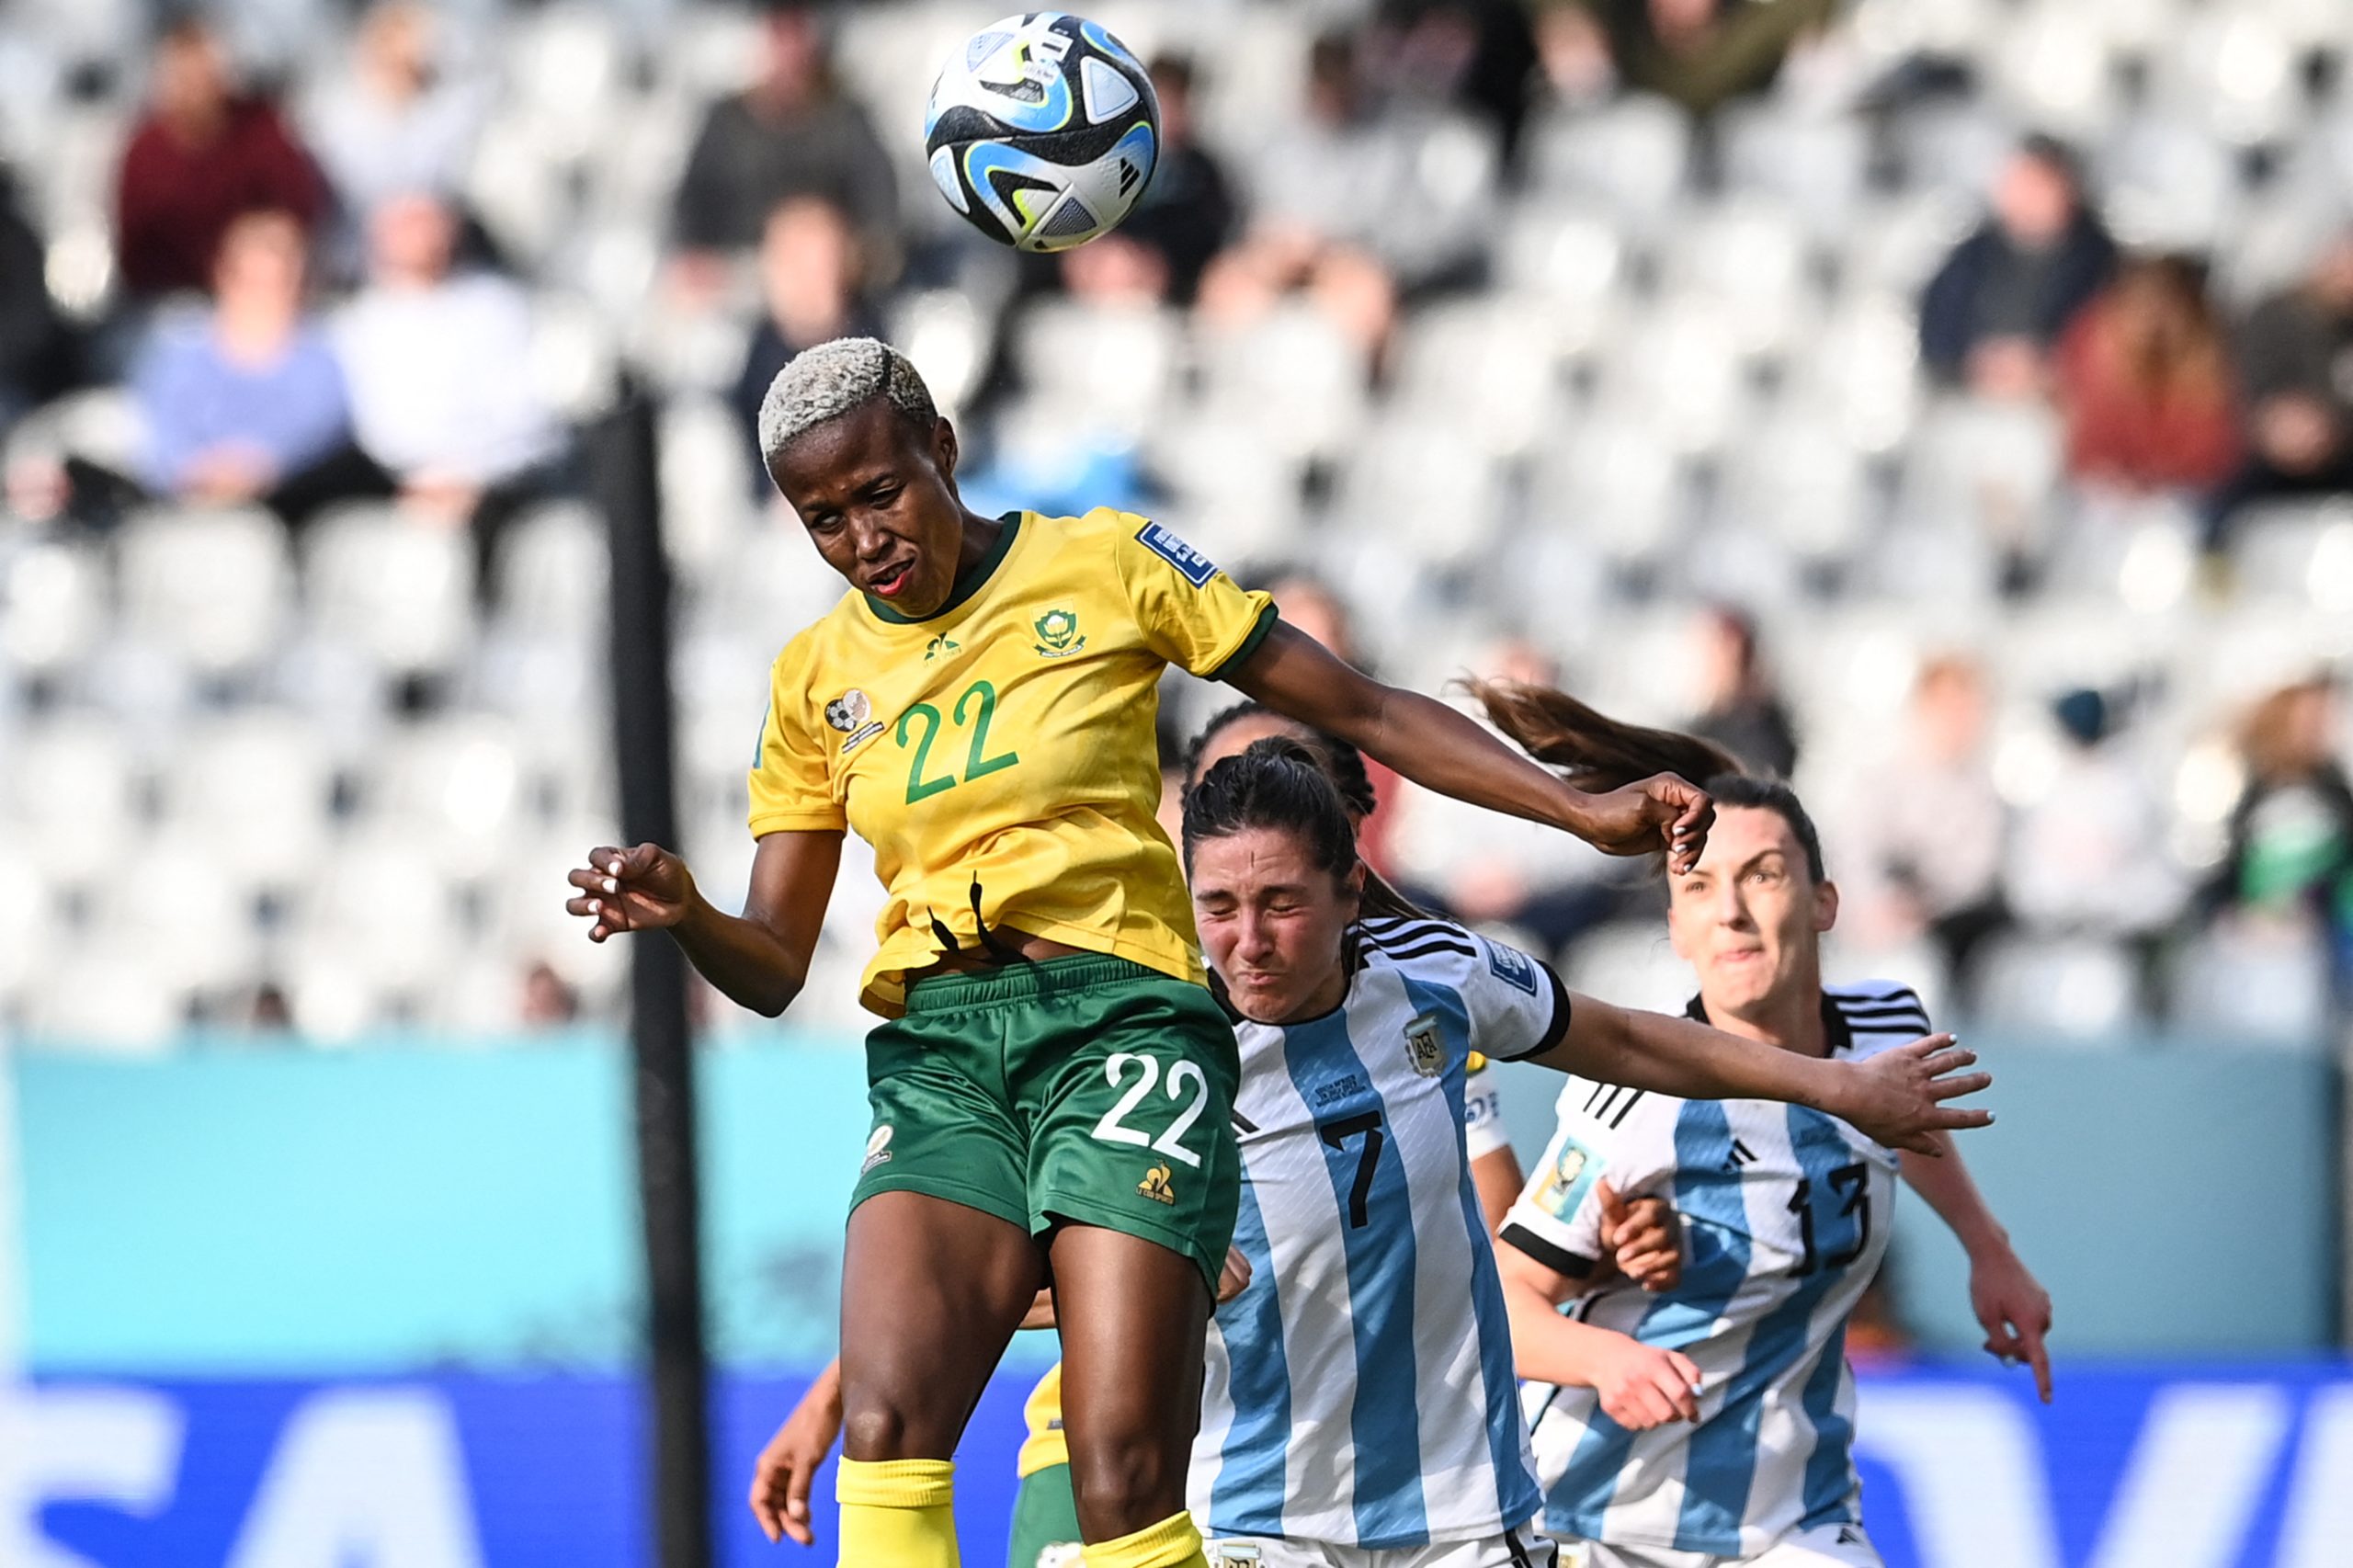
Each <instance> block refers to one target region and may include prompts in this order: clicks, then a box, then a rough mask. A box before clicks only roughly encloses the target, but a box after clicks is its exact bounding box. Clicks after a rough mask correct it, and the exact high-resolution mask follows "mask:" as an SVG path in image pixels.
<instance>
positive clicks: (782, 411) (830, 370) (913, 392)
mask: <svg viewBox="0 0 2353 1568" xmlns="http://www.w3.org/2000/svg"><path fill="white" fill-rule="evenodd" d="M878 397H879V398H884V399H887V400H889V402H890V404H891V406H892V408H895V409H897V410H898V411H899V413H900V414H902V415H904V416H905V417H906V418H908V419H910V420H913V421H914V422H915V424H917V425H918V426H922V427H923V428H924V429H926V430H928V429H930V428H931V426H932V425H933V423H934V422H935V421H936V420H938V417H939V411H938V408H937V407H936V406H935V405H934V404H933V403H932V401H931V389H930V388H929V387H926V386H925V385H924V384H923V377H922V376H921V375H920V374H919V373H918V372H917V371H916V369H915V366H914V364H912V363H911V362H910V361H909V360H908V358H907V357H906V356H905V355H904V354H902V353H900V352H899V351H898V350H897V349H895V348H893V347H891V346H890V345H889V344H887V343H884V342H881V341H880V340H879V339H876V338H871V337H836V338H835V339H834V340H832V341H831V342H829V343H820V344H818V345H817V346H816V347H813V348H805V349H803V350H801V352H800V353H799V354H797V355H795V356H793V359H792V362H791V363H790V364H789V365H787V366H786V367H785V368H784V369H781V370H779V371H778V372H777V373H776V380H775V381H770V382H769V383H768V390H767V396H766V397H763V398H762V399H760V460H761V461H762V462H764V463H766V464H767V466H768V468H769V469H770V471H773V470H774V469H775V467H776V460H777V457H778V455H779V453H781V452H782V451H783V450H784V449H786V448H787V447H789V446H790V445H792V443H793V442H795V441H797V440H799V439H800V438H801V437H803V436H805V435H807V434H808V433H809V432H810V431H812V430H814V429H815V428H816V427H817V426H820V425H827V424H831V423H832V422H833V421H835V420H836V419H839V418H840V417H841V416H842V415H845V414H847V413H849V412H851V411H852V410H854V409H858V408H861V407H864V406H865V405H866V404H867V403H871V402H873V401H874V400H875V399H876V398H878Z"/></svg>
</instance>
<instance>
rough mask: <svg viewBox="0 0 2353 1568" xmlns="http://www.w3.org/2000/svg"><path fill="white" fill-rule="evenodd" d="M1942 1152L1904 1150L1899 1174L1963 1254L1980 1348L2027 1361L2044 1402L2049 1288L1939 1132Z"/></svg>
mask: <svg viewBox="0 0 2353 1568" xmlns="http://www.w3.org/2000/svg"><path fill="white" fill-rule="evenodd" d="M1937 1141H1938V1143H1939V1144H1940V1145H1941V1146H1942V1147H1941V1152H1942V1153H1943V1154H1944V1155H1945V1157H1944V1158H1943V1159H1940V1160H1932V1159H1925V1158H1923V1157H1922V1156H1920V1155H1918V1154H1913V1153H1906V1154H1905V1155H1904V1180H1905V1181H1906V1182H1908V1183H1910V1184H1911V1186H1912V1189H1913V1190H1914V1191H1915V1192H1917V1193H1918V1194H1919V1195H1920V1196H1921V1197H1922V1198H1925V1199H1927V1201H1928V1207H1929V1208H1931V1209H1933V1210H1936V1211H1937V1217H1938V1219H1940V1220H1942V1221H1944V1222H1945V1224H1946V1225H1947V1226H1948V1227H1949V1229H1950V1230H1951V1232H1952V1233H1953V1236H1954V1239H1955V1240H1957V1241H1959V1242H1960V1243H1961V1250H1962V1251H1963V1252H1965V1253H1967V1254H1968V1255H1969V1305H1970V1308H1971V1310H1972V1311H1973V1312H1975V1313H1976V1314H1977V1323H1978V1326H1979V1327H1981V1328H1983V1329H1984V1331H1985V1353H1986V1354H1987V1355H1989V1356H1995V1357H1999V1358H2001V1359H2002V1360H2004V1361H2024V1362H2025V1363H2026V1364H2027V1365H2028V1366H2029V1367H2031V1368H2032V1369H2034V1388H2035V1392H2037V1393H2039V1394H2040V1395H2041V1396H2042V1403H2045V1404H2049V1403H2051V1352H2050V1351H2049V1350H2048V1349H2047V1348H2045V1347H2044V1345H2043V1339H2044V1337H2045V1336H2046V1335H2049V1334H2050V1332H2051V1292H2050V1291H2048V1290H2044V1289H2043V1288H2042V1282H2041V1281H2040V1280H2039V1279H2037V1278H2035V1277H2034V1271H2033V1270H2031V1269H2029V1267H2027V1266H2026V1262H2025V1260H2024V1259H2022V1258H2020V1257H2019V1256H2018V1249H2017V1248H2015V1247H2013V1246H2012V1245H2011V1244H2010V1233H2009V1232H2008V1231H2006V1230H2005V1229H2003V1227H2002V1222H2001V1221H1999V1220H1996V1219H1995V1218H1994V1210H1993V1209H1992V1208H1991V1207H1989V1206H1988V1205H1987V1203H1986V1201H1985V1195H1984V1193H1982V1192H1980V1191H1978V1189H1977V1182H1976V1180H1975V1178H1974V1177H1972V1176H1971V1175H1970V1174H1969V1167H1968V1166H1967V1165H1963V1164H1962V1163H1961V1151H1960V1150H1958V1149H1956V1148H1953V1147H1952V1146H1951V1140H1950V1139H1948V1138H1945V1137H1944V1136H1943V1135H1941V1134H1938V1139H1937Z"/></svg>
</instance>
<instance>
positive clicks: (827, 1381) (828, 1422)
mask: <svg viewBox="0 0 2353 1568" xmlns="http://www.w3.org/2000/svg"><path fill="white" fill-rule="evenodd" d="M841 1432H842V1385H841V1376H840V1374H839V1372H838V1371H837V1370H836V1369H835V1368H832V1367H828V1368H826V1369H825V1371H824V1375H823V1376H822V1377H820V1378H819V1379H818V1380H817V1381H815V1382H814V1383H813V1384H811V1385H810V1388H809V1392H807V1393H806V1394H804V1395H802V1396H801V1403H799V1404H798V1405H795V1406H794V1407H793V1411H792V1414H791V1415H788V1416H786V1417H785V1418H784V1425H783V1426H779V1427H778V1428H777V1429H776V1436H775V1437H770V1438H769V1439H768V1446H767V1448H765V1449H761V1450H760V1457H759V1460H758V1462H757V1463H756V1464H754V1465H753V1467H752V1517H754V1518H756V1519H757V1520H759V1522H760V1530H761V1533H763V1534H764V1535H766V1536H767V1538H768V1540H769V1542H770V1543H771V1544H773V1543H775V1542H777V1541H780V1540H783V1539H784V1538H785V1537H787V1536H790V1537H791V1538H792V1539H793V1540H796V1541H798V1542H800V1543H801V1545H802V1546H814V1545H815V1544H816V1543H817V1538H816V1536H815V1534H814V1533H813V1532H812V1530H811V1529H810V1527H809V1484H810V1482H811V1480H812V1479H813V1477H814V1476H815V1475H816V1473H817V1467H818V1466H819V1465H821V1464H824V1462H825V1456H826V1455H827V1454H830V1453H832V1452H833V1451H834V1439H835V1438H836V1437H840V1436H841Z"/></svg>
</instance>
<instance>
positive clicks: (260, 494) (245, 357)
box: [131, 212, 364, 518]
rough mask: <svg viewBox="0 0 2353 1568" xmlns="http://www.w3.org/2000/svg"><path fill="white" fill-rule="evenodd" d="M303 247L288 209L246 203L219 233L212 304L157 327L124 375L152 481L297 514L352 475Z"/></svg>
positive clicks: (336, 373) (156, 487)
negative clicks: (308, 290) (307, 294)
mask: <svg viewBox="0 0 2353 1568" xmlns="http://www.w3.org/2000/svg"><path fill="white" fill-rule="evenodd" d="M306 252H307V242H306V240H305V238H304V236H303V233H302V228H301V224H299V223H297V222H295V221H294V219H293V218H292V217H291V216H290V215H288V214H286V213H284V212H248V213H246V214H245V215H244V216H243V217H241V218H238V219H236V220H234V221H233V222H231V223H230V225H229V229H228V232H227V233H225V234H224V235H222V240H221V257H220V260H219V262H218V263H217V264H216V265H215V267H214V269H213V299H214V305H213V308H212V310H211V312H210V313H209V314H207V315H203V316H198V317H192V318H189V319H186V320H177V321H166V322H164V323H162V324H159V325H158V326H157V327H156V329H155V332H154V335H153V337H152V338H151V339H150V341H149V342H148V344H147V346H146V347H145V348H144V349H143V350H142V352H141V354H140V356H139V358H138V360H137V362H136V363H135V365H134V366H133V367H132V371H131V395H132V397H133V399H134V400H135V401H136V402H137V403H138V406H139V412H140V415H141V418H142V423H143V424H144V426H145V427H146V448H145V451H144V452H143V454H142V458H141V461H140V469H139V478H140V480H141V482H142V483H143V484H144V485H145V486H146V487H147V489H148V490H150V491H151V492H153V493H154V494H163V495H176V496H181V497H184V498H187V499H188V500H194V501H208V502H228V503H234V502H244V501H254V500H263V499H267V500H268V501H269V502H270V504H271V505H273V506H278V508H279V509H280V510H281V511H283V512H284V513H286V514H287V515H288V516H289V517H294V518H299V517H301V516H302V515H305V514H307V513H308V512H309V511H311V510H313V509H314V508H315V507H316V506H318V505H319V504H320V503H321V502H322V501H324V500H328V499H333V498H334V495H335V493H337V492H339V491H341V490H343V489H344V488H346V487H347V485H348V484H349V483H352V482H351V481H350V479H349V466H348V459H347V457H346V456H345V455H344V454H345V453H346V451H347V447H348V445H349V441H350V435H351V416H350V407H349V403H348V400H347V397H346V396H345V392H344V381H343V372H342V370H341V369H340V368H338V366H337V365H336V363H335V352H334V349H333V348H332V347H331V346H330V344H329V342H328V339H327V335H326V334H325V332H324V331H323V330H322V329H321V328H320V326H319V325H318V324H317V323H316V322H315V321H314V320H313V318H312V317H311V315H310V314H309V312H308V311H307V309H306V308H305V302H304V277H305V269H306V261H307V255H306ZM361 483H364V481H363V482H361Z"/></svg>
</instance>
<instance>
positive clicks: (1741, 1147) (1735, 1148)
mask: <svg viewBox="0 0 2353 1568" xmlns="http://www.w3.org/2000/svg"><path fill="white" fill-rule="evenodd" d="M1755 1164H1756V1150H1754V1149H1751V1148H1750V1147H1749V1146H1748V1145H1747V1144H1745V1143H1744V1142H1741V1141H1740V1140H1739V1139H1737V1138H1735V1139H1733V1141H1732V1153H1729V1154H1727V1155H1725V1156H1724V1169H1726V1170H1728V1171H1737V1170H1739V1169H1740V1167H1741V1166H1743V1165H1755Z"/></svg>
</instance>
